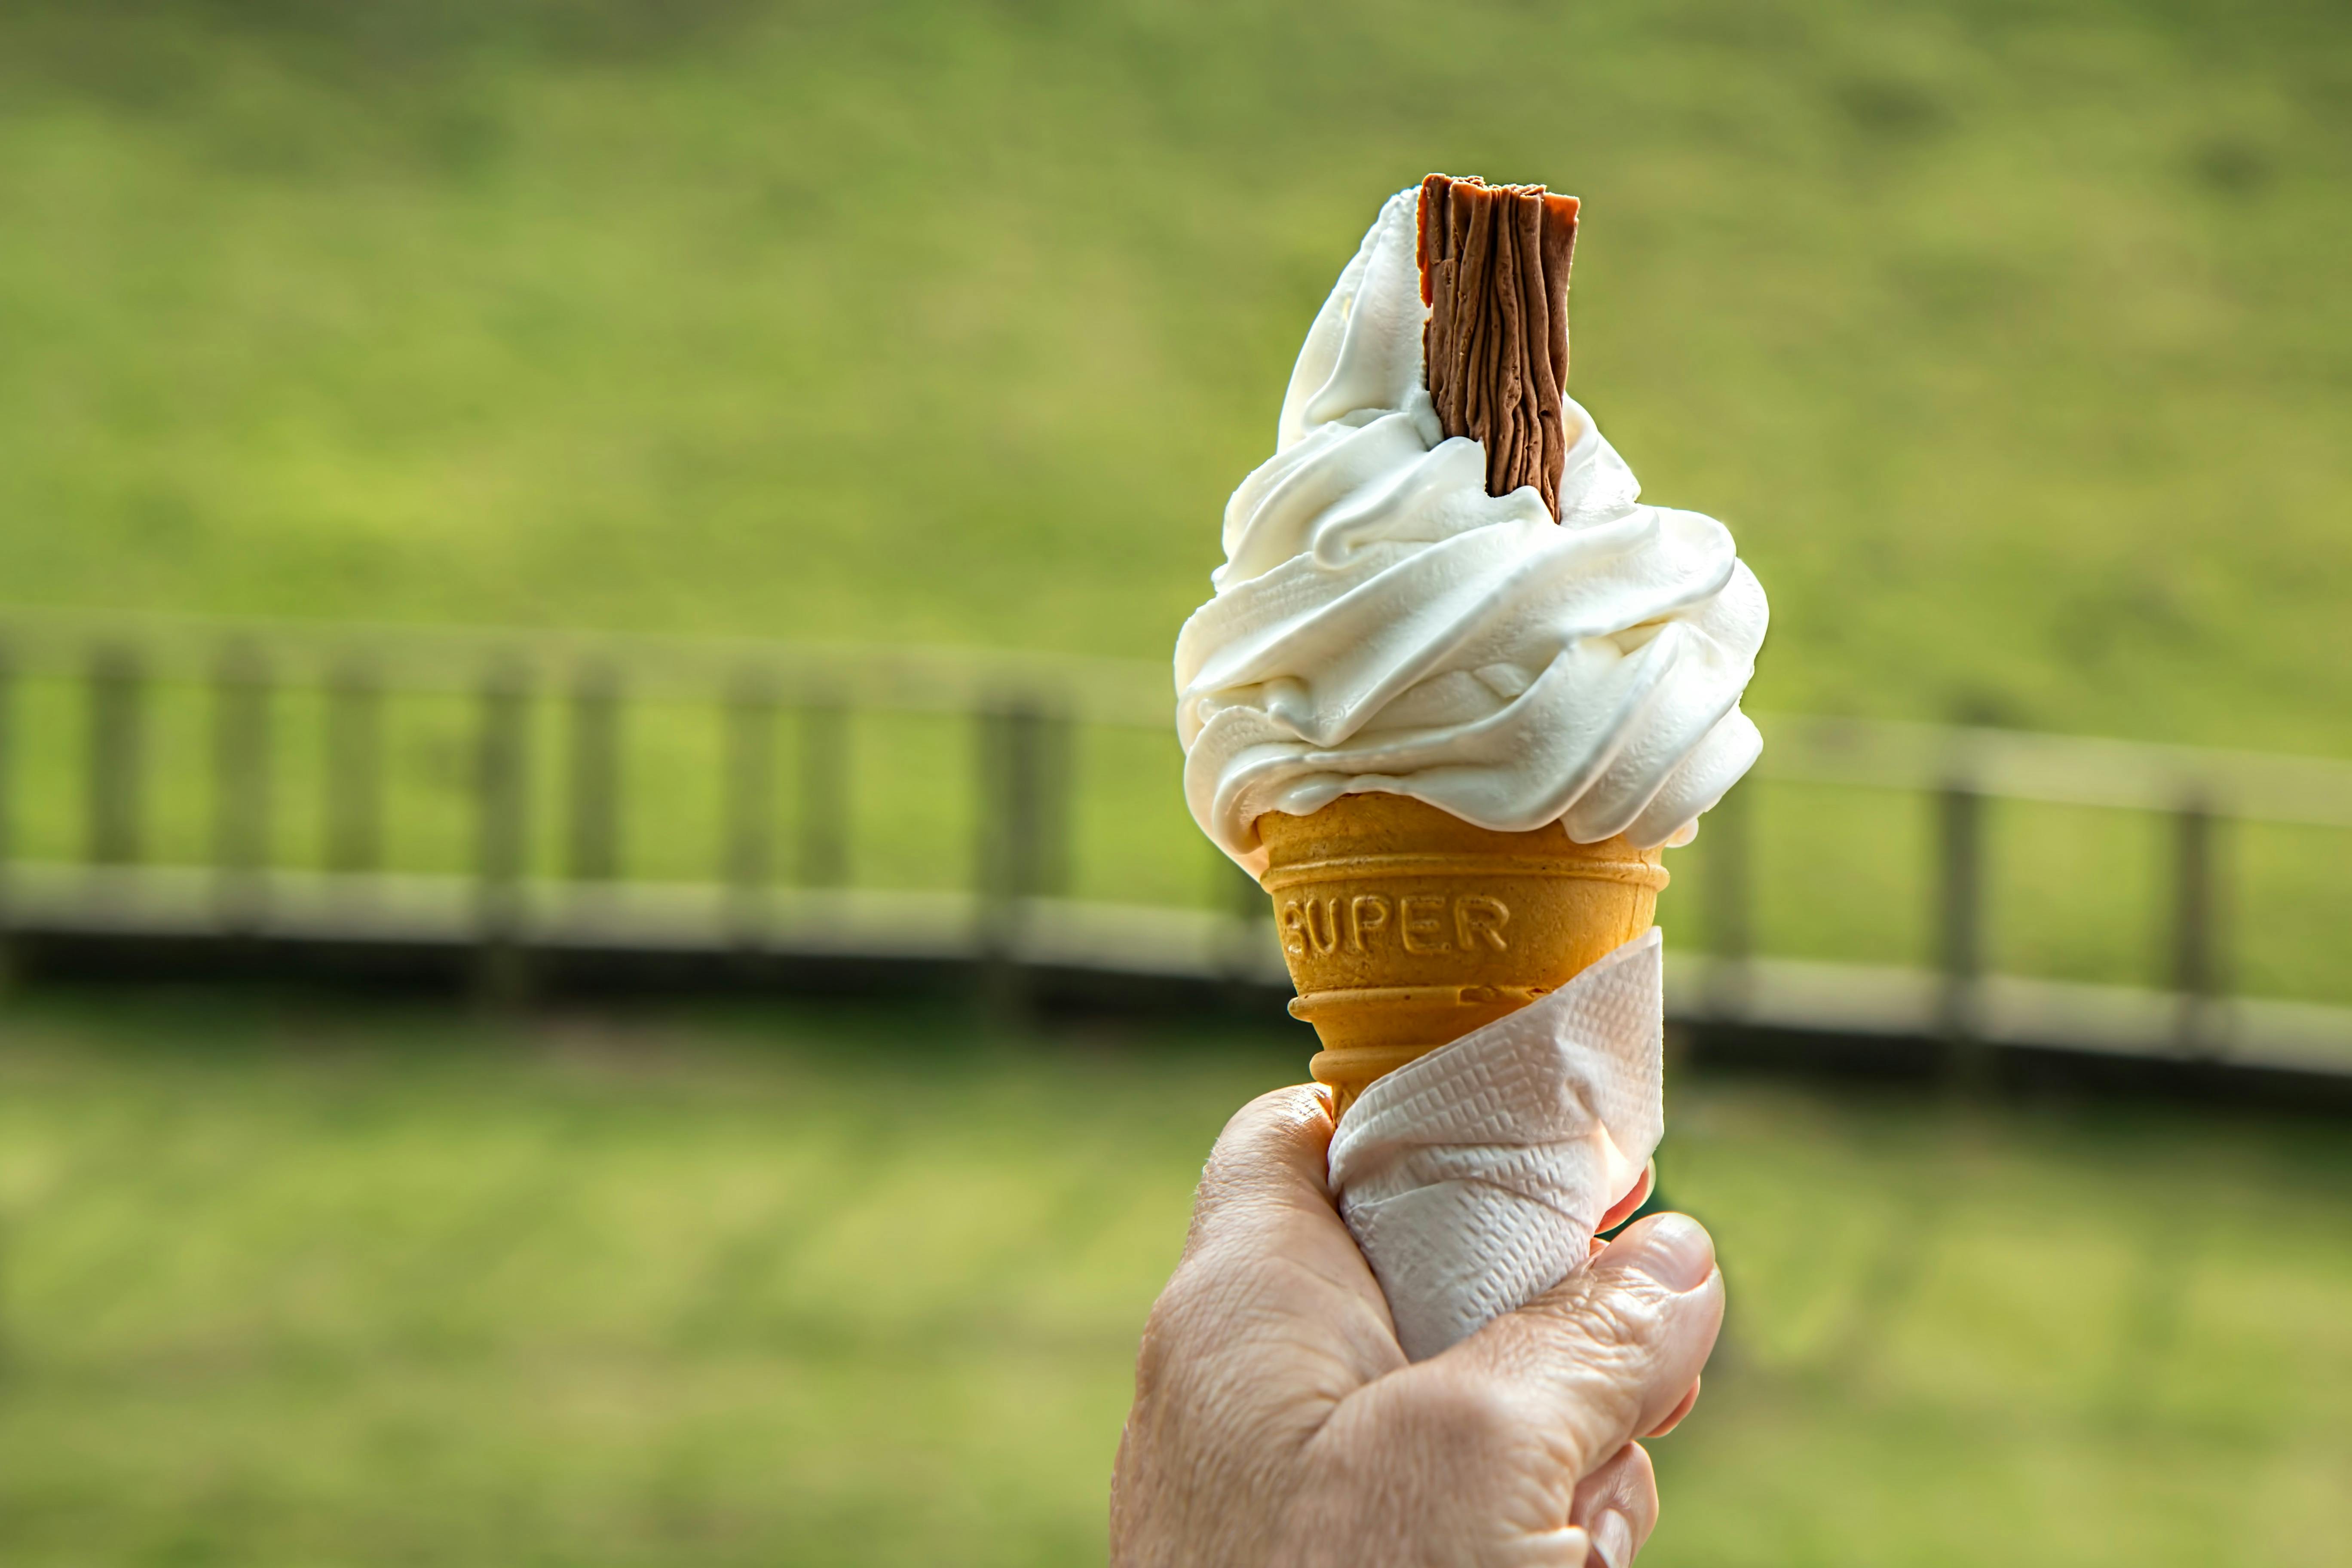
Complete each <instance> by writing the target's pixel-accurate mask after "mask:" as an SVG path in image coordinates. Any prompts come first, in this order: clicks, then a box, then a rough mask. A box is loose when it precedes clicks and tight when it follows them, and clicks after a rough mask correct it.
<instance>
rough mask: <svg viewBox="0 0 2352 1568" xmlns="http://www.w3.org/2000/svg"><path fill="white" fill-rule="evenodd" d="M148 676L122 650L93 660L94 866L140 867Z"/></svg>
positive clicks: (105, 650)
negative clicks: (138, 864)
mask: <svg viewBox="0 0 2352 1568" xmlns="http://www.w3.org/2000/svg"><path fill="white" fill-rule="evenodd" d="M145 699H146V675H145V671H144V670H143V669H142V668H141V666H140V661H139V656H138V654H137V653H136V652H134V651H133V650H132V649H131V648H129V647H123V646H121V645H119V644H108V645H106V646H104V647H100V648H99V649H98V650H97V652H95V653H94V654H93V655H91V657H90V662H89V759H88V774H87V777H86V778H85V780H84V783H85V785H86V787H87V797H86V801H85V806H86V813H87V818H88V822H87V827H88V833H87V850H88V858H89V862H90V863H91V864H92V865H95V866H131V865H136V864H137V863H138V860H139V857H140V853H141V850H142V847H143V846H142V833H141V831H140V830H141V828H142V826H143V822H142V818H143V817H144V815H145V812H144V809H143V808H144V805H145V802H144V799H143V796H144V794H145V790H144V784H145V780H144V777H143V776H142V775H143V773H144V763H145V760H146V759H145V757H144V755H143V753H144V752H145V749H146V748H145V746H144V745H143V743H142V742H143V741H144V736H143V735H142V729H143V727H144V726H143V723H142V720H143V718H144V714H143V711H142V710H143V709H144V706H145Z"/></svg>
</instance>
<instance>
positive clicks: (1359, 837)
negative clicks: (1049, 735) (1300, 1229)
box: [1257, 795, 1666, 1113]
mask: <svg viewBox="0 0 2352 1568" xmlns="http://www.w3.org/2000/svg"><path fill="white" fill-rule="evenodd" d="M1257 829H1258V835H1259V837H1260V838H1261V839H1262V840H1263V842H1264V843H1265V847H1266V851H1267V854H1268V856H1269V858H1270V864H1269V866H1268V868H1267V870H1266V873H1265V876H1264V877H1263V878H1261V879H1260V881H1261V882H1262V883H1263V885H1264V886H1265V890H1266V891H1267V892H1268V893H1270V894H1272V895H1273V897H1274V915H1275V921H1276V926H1277V927H1278V929H1279V931H1280V933H1281V937H1282V949H1283V957H1284V959H1285V960H1286V962H1287V963H1288V964H1289V965H1290V979H1291V984H1294V985H1296V986H1297V989H1298V995H1297V999H1296V1000H1294V1001H1293V1002H1292V1003H1291V1004H1290V1012H1291V1016H1293V1017H1296V1018H1303V1019H1305V1020H1306V1021H1307V1022H1308V1023H1310V1024H1312V1025H1314V1026H1315V1032H1316V1034H1317V1035H1318V1036H1319V1037H1321V1038H1322V1043H1323V1049H1322V1050H1321V1051H1320V1052H1319V1053H1318V1054H1317V1056H1316V1057H1315V1059H1314V1060H1313V1062H1311V1063H1310V1064H1309V1070H1310V1071H1311V1072H1313V1073H1314V1075H1315V1079H1316V1081H1317V1082H1318V1083H1322V1084H1326V1085H1328V1086H1329V1088H1330V1089H1331V1091H1332V1094H1333V1097H1334V1099H1335V1101H1336V1110H1337V1111H1338V1112H1339V1113H1344V1112H1345V1111H1346V1110H1347V1109H1348V1107H1349V1105H1351V1104H1353V1103H1354V1101H1355V1099H1356V1097H1357V1096H1358V1095H1360V1094H1361V1093H1362V1092H1363V1091H1364V1089H1365V1086H1367V1085H1368V1084H1370V1082H1371V1081H1372V1080H1373V1079H1377V1078H1379V1077H1380V1076H1381V1074H1383V1073H1387V1072H1391V1071H1393V1070H1394V1069H1395V1068H1400V1067H1402V1066H1403V1065H1404V1064H1405V1063H1407V1062H1409V1061H1412V1059H1413V1058H1416V1057H1419V1056H1423V1055H1424V1054H1426V1053H1427V1052H1430V1051H1433V1050H1435V1049H1436V1048H1437V1047H1440V1046H1442V1045H1444V1044H1446V1043H1447V1042H1448V1041H1450V1040H1454V1039H1458V1038H1460V1037H1462V1036H1464V1035H1466V1034H1468V1033H1469V1032H1470V1031H1471V1030H1473V1029H1475V1028H1478V1027H1480V1026H1484V1025H1486V1024H1491V1023H1493V1022H1494V1021H1495V1020H1496V1019H1497V1018H1500V1017H1503V1016H1506V1015H1507V1014H1510V1013H1514V1012H1517V1010H1518V1009H1519V1008H1521V1007H1524V1006H1526V1005H1528V1003H1530V1002H1532V1001H1534V1000H1535V999H1536V998H1537V997H1538V996H1541V995H1543V994H1545V993H1547V992H1549V991H1554V990H1557V989H1559V987H1560V986H1561V985H1564V984H1567V983H1568V981H1569V980H1570V978H1572V977H1573V976H1574V975H1576V974H1577V973H1579V972H1580V971H1581V970H1583V969H1584V968H1585V967H1586V966H1587V965H1588V964H1591V963H1593V962H1594V961H1596V960H1598V959H1600V958H1601V957H1603V956H1605V955H1606V954H1608V953H1610V952H1614V951H1615V950H1616V949H1617V948H1619V947H1622V946H1623V945H1624V944H1625V943H1626V942H1631V941H1633V939H1634V938H1635V937H1637V936H1639V935H1641V934H1642V933H1643V931H1647V930H1649V929H1650V926H1651V923H1652V921H1653V919H1654V912H1655V910H1656V907H1657V901H1658V889H1661V888H1663V887H1664V886H1665V885H1666V871H1665V868H1664V866H1663V865H1661V864H1660V861H1661V859H1662V858H1663V852H1662V851H1660V850H1657V849H1636V848H1634V847H1633V846H1632V845H1630V844H1628V843H1627V842H1626V841H1625V840H1624V839H1623V838H1622V837H1620V838H1611V839H1606V840H1604V841H1602V842H1601V843H1599V844H1579V843H1577V842H1576V841H1575V840H1573V839H1571V838H1570V837H1568V834H1567V832H1566V831H1565V830H1564V829H1563V828H1561V827H1560V826H1559V824H1557V823H1554V824H1552V825H1551V826H1548V827H1542V828H1538V829H1537V830H1536V831H1534V832H1532V833H1496V832H1494V831H1492V830H1490V829H1487V828H1484V827H1475V826H1471V825H1470V824H1469V823H1466V822H1464V821H1463V820H1461V819H1460V818H1459V817H1456V816H1449V815H1448V814H1446V813H1445V812H1443V811H1440V810H1438V809H1437V808H1436V807H1435V806H1433V805H1424V804H1423V803H1422V802H1420V801H1417V800H1413V799H1412V798H1410V797H1408V796H1405V795H1341V796H1340V797H1339V799H1338V800H1335V801H1333V802H1332V803H1331V804H1330V805H1327V806H1325V807H1324V808H1323V809H1322V810H1320V811H1318V812H1316V813H1314V814H1313V815H1311V816H1286V815H1284V814H1281V813H1270V814H1268V815H1266V816H1261V817H1259V818H1258V819H1257Z"/></svg>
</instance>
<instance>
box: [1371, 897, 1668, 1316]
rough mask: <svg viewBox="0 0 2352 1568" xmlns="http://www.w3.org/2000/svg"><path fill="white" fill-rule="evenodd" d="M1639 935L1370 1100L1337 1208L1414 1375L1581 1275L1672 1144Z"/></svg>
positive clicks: (1659, 1009)
mask: <svg viewBox="0 0 2352 1568" xmlns="http://www.w3.org/2000/svg"><path fill="white" fill-rule="evenodd" d="M1661 953H1662V950H1661V947H1660V942H1659V936H1658V932H1657V931H1656V930H1655V929H1654V928H1653V929H1652V930H1650V931H1645V932H1643V934H1642V935H1641V936H1639V937H1637V938H1635V939H1634V940H1633V941H1632V942H1627V943H1626V944H1625V945H1624V946H1623V947H1621V948H1619V949H1618V950H1617V951H1616V952H1612V953H1611V954H1610V955H1609V956H1608V957H1606V958H1604V959H1602V960H1601V962H1600V963H1595V964H1593V965H1592V966H1591V968H1589V969H1587V970H1585V971H1584V973H1581V974H1579V975H1578V976H1577V977H1576V978H1575V979H1573V980H1571V981H1570V982H1569V983H1568V984H1566V985H1563V986H1561V987H1560V988H1559V990H1557V991H1555V992H1553V993H1552V994H1550V995H1549V996H1546V997H1543V998H1542V999H1540V1000H1539V1001H1537V1002H1534V1003H1532V1004H1530V1005H1528V1006H1526V1007H1523V1008H1521V1009H1520V1010H1519V1011H1517V1012H1516V1013H1514V1014H1512V1015H1511V1016H1509V1017H1507V1018H1503V1019H1500V1020H1498V1021H1496V1022H1495V1023H1492V1024H1489V1025H1487V1026H1486V1027H1485V1028H1483V1029H1479V1030H1477V1031H1475V1033H1472V1034H1468V1035H1465V1036H1463V1037H1462V1038H1460V1039H1458V1040H1455V1041H1454V1042H1453V1043H1452V1044H1451V1045H1448V1046H1444V1047H1441V1048H1439V1049H1437V1050H1434V1051H1432V1052H1431V1053H1430V1054H1429V1055H1427V1056H1425V1057H1423V1058H1421V1059H1420V1060H1418V1061H1414V1062H1411V1063H1408V1064H1407V1065H1406V1066H1404V1067H1402V1068H1398V1069H1397V1070H1396V1071H1394V1072H1392V1073H1390V1074H1389V1075H1388V1076H1387V1077H1386V1078H1383V1079H1379V1080H1378V1081H1376V1082H1375V1083H1373V1084H1372V1085H1371V1087H1370V1088H1369V1089H1366V1090H1365V1091H1364V1093H1363V1095H1362V1096H1361V1097H1360V1099H1358V1100H1357V1101H1356V1103H1355V1104H1353V1105H1351V1106H1349V1108H1348V1113H1347V1114H1346V1115H1345V1116H1343V1117H1341V1118H1340V1119H1339V1129H1338V1131H1336V1132H1335V1133H1334V1134H1333V1136H1332V1139H1331V1167H1330V1170H1331V1191H1332V1194H1333V1195H1334V1196H1335V1197H1336V1198H1337V1199H1338V1200H1339V1213H1340V1215H1342V1216H1343V1217H1344V1218H1345V1219H1346V1220H1347V1222H1348V1228H1349V1231H1351V1232H1352V1233H1354V1235H1355V1237H1356V1245H1357V1246H1359V1247H1362V1248H1363V1249H1364V1256H1365V1257H1366V1258H1369V1259H1370V1261H1371V1265H1372V1272H1373V1274H1374V1275H1375V1276H1377V1277H1378V1278H1379V1279H1380V1282H1381V1289H1382V1290H1383V1291H1385V1292H1386V1293H1387V1295H1388V1299H1389V1310H1390V1311H1391V1313H1392V1314H1393V1315H1394V1317H1395V1319H1396V1327H1397V1338H1398V1340H1399V1341H1400V1342H1402V1344H1403V1346H1404V1352H1405V1354H1407V1355H1409V1356H1411V1357H1412V1359H1413V1360H1415V1361H1420V1360H1423V1359H1424V1358H1425V1357H1428V1356H1433V1355H1435V1354H1436V1353H1437V1352H1440V1351H1442V1350H1444V1348H1445V1347H1446V1346H1448V1345H1450V1344H1453V1343H1454V1342H1455V1341H1457V1340H1460V1339H1463V1338H1465V1336H1467V1335H1469V1334H1471V1333H1474V1332H1475V1331H1477V1330H1478V1329H1479V1328H1480V1327H1481V1326H1483V1325H1484V1324H1486V1322H1487V1321H1489V1320H1491V1319H1494V1318H1496V1317H1498V1316H1500V1315H1501V1314H1503V1313H1505V1312H1507V1311H1509V1310H1512V1309H1513V1308H1515V1307H1518V1306H1522V1305H1524V1304H1525V1303H1527V1302H1528V1300H1532V1299H1533V1298H1535V1297H1536V1296H1538V1295H1540V1294H1542V1293H1543V1292H1544V1291H1545V1290H1548V1289H1550V1288H1551V1287H1552V1286H1554V1285H1556V1284H1558V1283H1559V1281H1560V1280H1561V1279H1565V1278H1567V1277H1568V1275H1569V1274H1570V1272H1571V1271H1572V1270H1574V1269H1577V1268H1582V1267H1583V1266H1584V1260H1585V1257H1586V1255H1587V1253H1588V1251H1589V1249H1590V1245H1591V1238H1592V1234H1593V1230H1594V1228H1595V1227H1596V1226H1598V1225H1599V1224H1600V1221H1601V1215H1604V1214H1606V1213H1607V1212H1608V1210H1609V1206H1610V1205H1612V1203H1614V1202H1616V1201H1617V1200H1618V1199H1619V1198H1622V1197H1623V1196H1624V1195H1625V1194H1627V1193H1629V1192H1631V1191H1633V1184H1634V1183H1636V1182H1637V1181H1639V1180H1640V1179H1641V1174H1642V1170H1643V1166H1644V1165H1646V1164H1647V1163H1649V1158H1650V1155H1651V1154H1652V1152H1654V1151H1655V1150H1656V1148H1657V1146H1658V1138H1659V1136H1660V1134H1661V1133H1663V1132H1664V1130H1665V1110H1664V1062H1663V1047H1664V1022H1663V1020H1664V963H1663V959H1662V956H1661Z"/></svg>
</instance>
